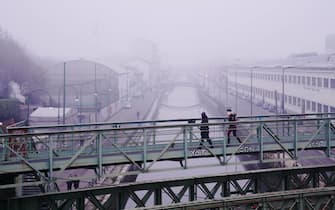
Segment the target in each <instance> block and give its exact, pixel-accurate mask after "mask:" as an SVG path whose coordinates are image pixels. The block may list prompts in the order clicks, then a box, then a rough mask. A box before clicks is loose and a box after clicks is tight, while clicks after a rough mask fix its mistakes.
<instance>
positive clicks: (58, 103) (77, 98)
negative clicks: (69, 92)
mask: <svg viewBox="0 0 335 210" xmlns="http://www.w3.org/2000/svg"><path fill="white" fill-rule="evenodd" d="M65 87H66V86H64V87H61V88H59V90H58V101H57V105H58V124H60V92H61V90H62V89H63V90H64V89H65ZM67 87H70V88H72V89H73V90H74V91H75V93H76V97H75V99H74V101H75V102H81V97H78V90H77V89H76V88H75V87H74V86H70V85H68V86H67ZM63 94H65V92H64V93H63ZM65 100H66V99H65V97H64V95H63V119H62V123H63V124H65ZM80 109H81V104H80Z"/></svg>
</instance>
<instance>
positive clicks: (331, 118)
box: [0, 117, 335, 138]
mask: <svg viewBox="0 0 335 210" xmlns="http://www.w3.org/2000/svg"><path fill="white" fill-rule="evenodd" d="M317 120H329V121H331V120H335V117H321V118H304V119H274V120H249V121H235V122H231V121H230V122H214V123H204V124H201V123H187V124H172V125H151V126H140V127H139V126H138V125H135V126H133V127H123V128H122V127H118V128H114V127H111V128H92V129H81V130H61V131H59V130H55V131H44V132H41V131H37V132H34V133H18V134H16V133H13V134H1V135H0V138H3V137H20V136H35V135H56V134H72V133H89V132H106V131H121V130H122V131H125V130H138V129H139V128H141V129H157V128H177V127H186V126H188V127H199V126H200V125H208V126H215V125H223V126H225V125H234V124H236V125H239V124H259V123H276V122H277V123H278V122H299V121H317ZM183 121H185V120H183ZM153 122H155V121H153ZM28 128H29V127H20V129H28ZM50 128H53V127H50Z"/></svg>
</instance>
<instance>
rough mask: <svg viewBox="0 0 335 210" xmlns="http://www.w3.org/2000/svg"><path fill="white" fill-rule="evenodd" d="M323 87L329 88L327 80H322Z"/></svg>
mask: <svg viewBox="0 0 335 210" xmlns="http://www.w3.org/2000/svg"><path fill="white" fill-rule="evenodd" d="M323 87H325V88H329V84H328V78H324V79H323Z"/></svg>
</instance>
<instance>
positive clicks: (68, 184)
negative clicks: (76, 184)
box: [66, 174, 73, 190]
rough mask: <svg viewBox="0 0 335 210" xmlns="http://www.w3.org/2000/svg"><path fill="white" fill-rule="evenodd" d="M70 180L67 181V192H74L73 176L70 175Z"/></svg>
mask: <svg viewBox="0 0 335 210" xmlns="http://www.w3.org/2000/svg"><path fill="white" fill-rule="evenodd" d="M69 178H70V179H69V180H67V181H66V186H67V190H72V184H73V181H72V179H71V178H72V174H70V176H69Z"/></svg>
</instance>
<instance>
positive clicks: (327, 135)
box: [325, 120, 331, 157]
mask: <svg viewBox="0 0 335 210" xmlns="http://www.w3.org/2000/svg"><path fill="white" fill-rule="evenodd" d="M330 123H331V121H330V120H326V123H325V140H326V143H327V151H326V153H327V156H328V157H330V156H331V142H330V140H331V138H330V134H331V133H330Z"/></svg>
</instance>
